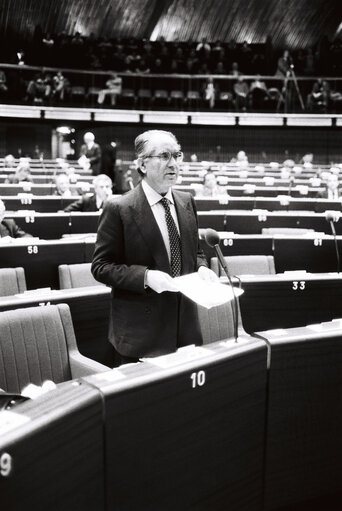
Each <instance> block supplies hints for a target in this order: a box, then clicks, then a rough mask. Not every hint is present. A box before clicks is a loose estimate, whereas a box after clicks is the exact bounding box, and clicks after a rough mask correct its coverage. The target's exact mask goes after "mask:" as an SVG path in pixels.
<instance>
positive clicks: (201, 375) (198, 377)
mask: <svg viewBox="0 0 342 511" xmlns="http://www.w3.org/2000/svg"><path fill="white" fill-rule="evenodd" d="M190 378H191V385H192V388H193V389H195V388H196V387H203V385H204V384H205V372H204V371H198V372H197V373H191V375H190Z"/></svg>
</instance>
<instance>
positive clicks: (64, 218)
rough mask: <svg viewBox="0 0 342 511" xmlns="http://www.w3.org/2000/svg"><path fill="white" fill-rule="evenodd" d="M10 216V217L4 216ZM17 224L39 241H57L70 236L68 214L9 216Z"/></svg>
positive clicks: (19, 214)
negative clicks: (39, 239)
mask: <svg viewBox="0 0 342 511" xmlns="http://www.w3.org/2000/svg"><path fill="white" fill-rule="evenodd" d="M6 216H8V217H9V216H10V215H6ZM11 218H13V219H14V220H15V221H16V222H17V224H18V225H19V226H20V227H21V228H22V229H23V230H24V231H26V232H27V233H29V234H32V236H37V237H38V238H41V239H46V240H50V239H58V238H61V237H62V236H63V234H71V219H70V213H37V214H35V213H33V214H30V213H29V212H27V213H26V214H23V213H16V214H13V215H11Z"/></svg>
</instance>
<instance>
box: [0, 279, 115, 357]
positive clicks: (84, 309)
mask: <svg viewBox="0 0 342 511" xmlns="http://www.w3.org/2000/svg"><path fill="white" fill-rule="evenodd" d="M57 303H67V304H68V305H69V307H70V311H71V317H72V322H73V326H74V331H75V336H76V341H77V346H78V349H79V351H80V352H81V353H82V355H85V356H86V357H89V358H91V359H93V360H96V361H97V362H100V363H101V364H104V365H106V364H108V360H107V352H108V324H109V308H110V303H111V295H110V289H109V288H108V287H106V286H94V287H87V288H75V289H63V290H60V291H50V292H44V293H43V292H42V291H40V292H37V293H35V294H31V295H28V294H26V293H22V294H21V295H16V296H6V297H0V311H5V310H12V309H19V308H26V307H35V306H38V305H40V306H44V305H49V304H52V305H55V304H57Z"/></svg>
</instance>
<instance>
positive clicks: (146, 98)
mask: <svg viewBox="0 0 342 511" xmlns="http://www.w3.org/2000/svg"><path fill="white" fill-rule="evenodd" d="M137 97H138V104H139V105H140V106H145V107H150V106H151V100H152V93H151V91H150V89H139V90H138V93H137Z"/></svg>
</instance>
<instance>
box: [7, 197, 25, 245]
mask: <svg viewBox="0 0 342 511" xmlns="http://www.w3.org/2000/svg"><path fill="white" fill-rule="evenodd" d="M5 213H6V207H5V204H4V202H3V201H2V200H1V199H0V239H1V238H31V234H27V233H26V232H25V231H23V230H22V229H21V228H20V227H19V226H18V225H17V224H16V222H15V221H14V220H13V219H11V218H6V219H5Z"/></svg>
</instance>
